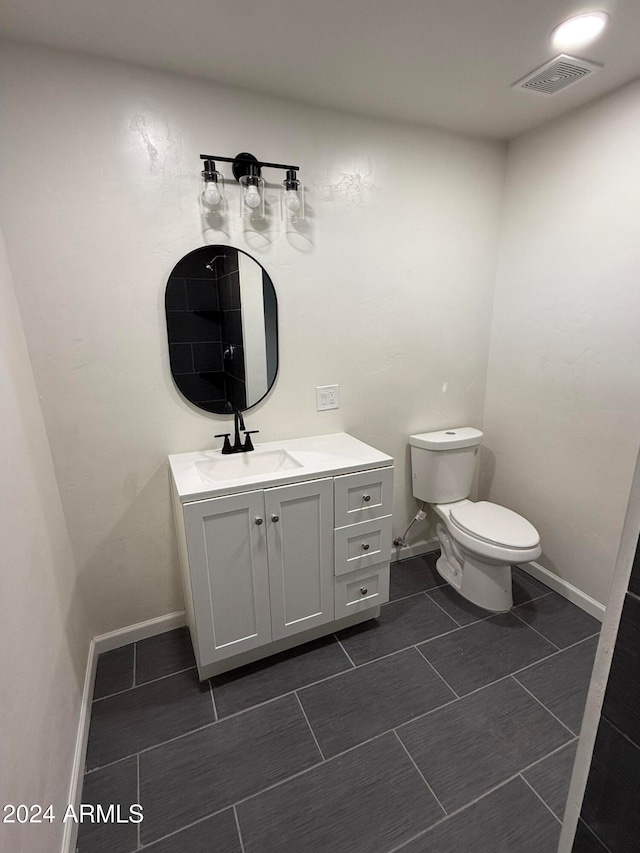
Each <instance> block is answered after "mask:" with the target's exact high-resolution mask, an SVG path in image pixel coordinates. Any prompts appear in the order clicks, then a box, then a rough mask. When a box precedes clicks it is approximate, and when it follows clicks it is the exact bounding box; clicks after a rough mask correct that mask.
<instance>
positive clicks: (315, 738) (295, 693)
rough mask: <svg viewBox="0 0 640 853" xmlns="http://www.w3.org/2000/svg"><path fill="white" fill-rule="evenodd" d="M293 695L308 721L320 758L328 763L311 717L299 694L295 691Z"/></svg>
mask: <svg viewBox="0 0 640 853" xmlns="http://www.w3.org/2000/svg"><path fill="white" fill-rule="evenodd" d="M293 695H294V696H295V697H296V699H297V700H298V705H299V706H300V710H301V711H302V715H303V717H304V718H305V720H306V721H307V725H308V726H309V731H310V732H311V736H312V737H313V740H314V741H315V744H316V746H317V747H318V752H319V753H320V756H321V758H322V760H323V761H326V758H325V757H324V752H323V751H322V750H321V749H320V744H319V743H318V738H317V737H316V733H315V732H314V730H313V728H312V727H311V723H310V722H309V717H307V712H306V711H305V710H304V708H303V707H302V702H301V701H300V697H299V696H298V694H297V692H296V691H295V690H294V694H293Z"/></svg>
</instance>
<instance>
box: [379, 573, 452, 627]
mask: <svg viewBox="0 0 640 853" xmlns="http://www.w3.org/2000/svg"><path fill="white" fill-rule="evenodd" d="M443 586H449V584H448V583H447V582H446V581H443V582H442V583H441V584H438V586H430V587H429V589H419V590H418V591H417V592H410V593H408V594H407V595H399V596H398V597H397V598H390V599H389V601H385V603H384V604H381V605H380V606H381V607H386V606H387V605H388V604H395V603H396V601H406V600H407V598H413V597H414V595H428V594H429V593H430V592H433V591H434V589H442V587H443ZM434 604H435V602H434ZM451 618H453V617H451Z"/></svg>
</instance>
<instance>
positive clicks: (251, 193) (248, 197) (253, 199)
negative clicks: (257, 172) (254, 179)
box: [244, 184, 261, 210]
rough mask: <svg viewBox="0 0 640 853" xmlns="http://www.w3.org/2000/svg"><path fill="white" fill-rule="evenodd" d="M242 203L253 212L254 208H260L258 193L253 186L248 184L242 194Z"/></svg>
mask: <svg viewBox="0 0 640 853" xmlns="http://www.w3.org/2000/svg"><path fill="white" fill-rule="evenodd" d="M244 202H245V204H246V205H247V207H250V208H252V209H254V210H255V208H256V207H260V202H261V198H260V193H259V192H258V188H257V187H256V186H255V185H254V184H250V185H249V186H248V187H247V189H246V191H245V194H244Z"/></svg>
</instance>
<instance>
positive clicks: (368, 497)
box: [362, 495, 371, 504]
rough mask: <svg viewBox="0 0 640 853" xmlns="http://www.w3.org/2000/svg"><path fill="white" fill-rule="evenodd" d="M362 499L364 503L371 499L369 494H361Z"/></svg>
mask: <svg viewBox="0 0 640 853" xmlns="http://www.w3.org/2000/svg"><path fill="white" fill-rule="evenodd" d="M362 500H363V501H364V502H365V503H366V504H368V503H369V501H370V500H371V495H363V496H362Z"/></svg>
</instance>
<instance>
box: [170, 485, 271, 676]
mask: <svg viewBox="0 0 640 853" xmlns="http://www.w3.org/2000/svg"><path fill="white" fill-rule="evenodd" d="M257 519H260V523H259V524H256V520H257ZM184 520H185V528H186V538H187V548H188V551H189V568H190V575H191V588H192V592H193V609H194V615H195V621H196V623H197V625H198V632H197V633H198V646H199V653H200V663H201V665H205V664H207V663H212V662H214V661H218V660H223V659H224V658H228V657H230V656H232V655H237V654H239V653H240V652H244V651H248V650H249V649H254V648H256V647H257V646H262V645H264V644H265V643H269V642H271V616H270V608H269V570H268V564H267V542H266V538H267V537H266V526H267V525H266V523H265V522H264V498H263V493H262V492H261V491H260V492H247V493H245V494H242V495H231V496H228V497H223V498H212V499H211V500H206V501H196V502H194V503H188V504H185V506H184Z"/></svg>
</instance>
